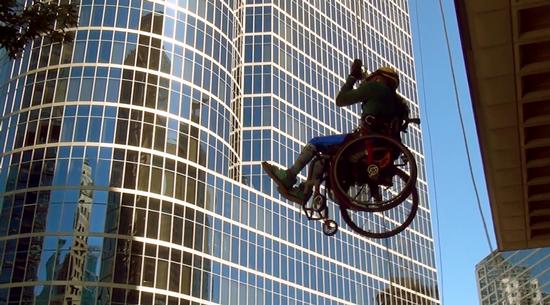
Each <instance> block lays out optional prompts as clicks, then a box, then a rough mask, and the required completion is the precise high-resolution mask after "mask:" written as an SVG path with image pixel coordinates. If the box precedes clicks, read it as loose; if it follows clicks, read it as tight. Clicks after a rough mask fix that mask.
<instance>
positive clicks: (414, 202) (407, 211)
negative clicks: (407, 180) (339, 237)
mask: <svg viewBox="0 0 550 305" xmlns="http://www.w3.org/2000/svg"><path fill="white" fill-rule="evenodd" d="M417 211H418V191H417V190H416V187H414V188H413V189H412V190H411V193H410V196H409V198H407V199H406V200H404V201H403V202H402V203H401V204H400V205H398V206H396V207H394V208H392V209H389V210H385V211H380V212H374V213H371V212H361V211H353V210H350V209H346V208H344V207H343V206H340V212H341V214H342V218H343V219H344V221H345V222H346V223H347V224H348V225H349V226H350V227H351V228H352V229H353V230H354V231H355V232H357V233H359V234H360V235H363V236H366V237H369V238H389V237H392V236H394V235H396V234H398V233H400V232H401V231H403V230H405V229H406V228H407V227H408V226H409V225H410V224H411V222H412V221H413V219H414V217H415V215H416V212H417Z"/></svg>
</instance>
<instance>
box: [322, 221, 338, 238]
mask: <svg viewBox="0 0 550 305" xmlns="http://www.w3.org/2000/svg"><path fill="white" fill-rule="evenodd" d="M336 232H338V224H337V223H336V221H334V220H332V219H327V220H325V221H324V222H323V233H325V235H327V236H332V235H334V234H336Z"/></svg>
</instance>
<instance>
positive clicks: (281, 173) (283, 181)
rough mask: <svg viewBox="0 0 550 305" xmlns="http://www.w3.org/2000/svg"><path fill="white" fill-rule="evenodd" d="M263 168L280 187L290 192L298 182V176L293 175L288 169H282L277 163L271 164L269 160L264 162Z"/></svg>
mask: <svg viewBox="0 0 550 305" xmlns="http://www.w3.org/2000/svg"><path fill="white" fill-rule="evenodd" d="M262 168H263V170H264V171H265V172H266V174H267V175H268V176H269V177H270V178H271V179H273V181H275V183H277V186H278V188H279V189H282V190H285V191H286V192H288V191H289V190H291V189H292V187H293V186H294V184H296V177H295V176H291V175H289V174H288V173H287V171H285V170H282V169H280V168H278V167H276V166H275V165H271V164H269V163H267V162H265V161H264V162H262Z"/></svg>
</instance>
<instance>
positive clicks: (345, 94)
mask: <svg viewBox="0 0 550 305" xmlns="http://www.w3.org/2000/svg"><path fill="white" fill-rule="evenodd" d="M353 84H355V78H354V77H353V76H349V77H348V79H347V81H346V83H345V84H344V85H343V86H342V89H340V92H338V95H337V96H336V106H338V107H344V106H349V105H353V104H355V103H361V102H364V101H365V100H368V99H369V98H371V97H374V96H377V95H380V94H381V93H382V92H384V91H387V90H389V88H388V87H387V86H385V85H383V84H382V83H379V82H372V81H367V82H364V83H362V84H361V85H360V86H359V88H357V89H353Z"/></svg>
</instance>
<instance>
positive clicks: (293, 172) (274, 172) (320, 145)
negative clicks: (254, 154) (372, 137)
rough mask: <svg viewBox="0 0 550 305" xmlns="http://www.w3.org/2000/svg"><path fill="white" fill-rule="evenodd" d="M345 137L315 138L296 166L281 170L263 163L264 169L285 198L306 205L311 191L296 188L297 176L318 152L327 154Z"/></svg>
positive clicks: (305, 148) (303, 151) (297, 160)
mask: <svg viewBox="0 0 550 305" xmlns="http://www.w3.org/2000/svg"><path fill="white" fill-rule="evenodd" d="M345 137H346V135H332V136H324V137H315V138H313V139H311V140H310V141H309V143H308V144H307V145H306V146H305V147H304V148H303V150H302V152H301V153H300V155H299V156H298V158H297V159H296V161H295V162H294V164H293V165H292V166H290V167H289V168H288V169H286V170H283V169H279V168H277V167H276V166H274V165H271V164H269V163H267V162H265V161H264V162H262V168H263V169H264V171H265V172H266V173H267V174H268V175H269V177H271V179H273V181H275V183H277V186H278V189H279V192H280V193H281V194H282V195H283V196H285V197H286V198H288V199H289V200H292V201H295V202H297V203H300V204H305V202H307V200H308V199H309V197H310V196H311V190H309V191H307V190H306V192H304V191H303V189H302V188H299V187H294V184H296V180H297V179H296V176H297V175H298V173H300V171H301V170H302V169H303V168H304V167H305V166H306V165H307V164H308V163H309V162H310V161H311V159H313V157H314V156H315V155H316V154H317V153H318V152H323V153H326V152H327V151H328V149H329V148H330V147H332V146H333V145H337V144H340V143H342V142H343V141H344V139H345Z"/></svg>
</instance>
